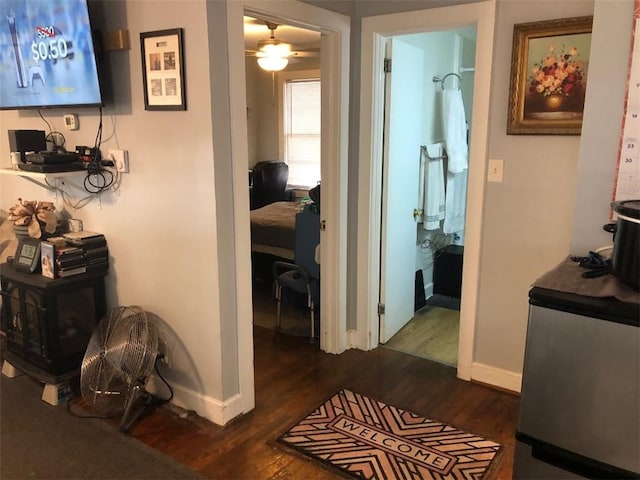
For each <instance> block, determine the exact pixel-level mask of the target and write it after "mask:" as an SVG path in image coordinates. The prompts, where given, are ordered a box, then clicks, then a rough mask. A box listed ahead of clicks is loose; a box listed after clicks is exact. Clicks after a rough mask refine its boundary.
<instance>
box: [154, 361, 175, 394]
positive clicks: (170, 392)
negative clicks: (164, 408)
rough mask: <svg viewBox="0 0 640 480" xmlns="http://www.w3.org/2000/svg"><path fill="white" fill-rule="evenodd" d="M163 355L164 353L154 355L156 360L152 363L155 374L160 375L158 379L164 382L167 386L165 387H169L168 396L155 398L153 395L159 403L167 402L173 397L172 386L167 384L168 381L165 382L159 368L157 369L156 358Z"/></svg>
mask: <svg viewBox="0 0 640 480" xmlns="http://www.w3.org/2000/svg"><path fill="white" fill-rule="evenodd" d="M163 357H164V355H158V356H156V361H155V363H154V364H153V366H154V367H155V370H156V374H157V375H158V377H160V380H162V381H163V382H164V384H165V385H166V386H167V388H168V389H169V398H157V397H154V398H156V399H157V400H158V401H159V402H160V403H167V402H170V401H171V400H172V399H173V388H171V385H170V384H169V382H167V380H166V379H165V378H164V377H163V376H162V374H161V373H160V370H158V360H159V359H160V358H163Z"/></svg>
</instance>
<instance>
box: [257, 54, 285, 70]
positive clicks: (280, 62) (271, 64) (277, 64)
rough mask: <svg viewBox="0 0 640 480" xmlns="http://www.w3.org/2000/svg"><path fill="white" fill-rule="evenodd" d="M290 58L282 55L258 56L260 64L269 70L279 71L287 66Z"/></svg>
mask: <svg viewBox="0 0 640 480" xmlns="http://www.w3.org/2000/svg"><path fill="white" fill-rule="evenodd" d="M288 63H289V60H288V59H286V58H282V57H274V56H265V57H258V65H260V68H262V69H263V70H266V71H267V72H279V71H280V70H282V69H284V67H286V66H287V64H288Z"/></svg>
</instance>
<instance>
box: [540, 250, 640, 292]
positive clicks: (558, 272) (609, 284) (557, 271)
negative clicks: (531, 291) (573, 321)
mask: <svg viewBox="0 0 640 480" xmlns="http://www.w3.org/2000/svg"><path fill="white" fill-rule="evenodd" d="M585 270H586V269H585V268H583V267H581V266H580V265H579V264H578V262H574V261H573V260H571V258H569V257H568V258H567V259H566V260H564V261H563V262H562V263H560V264H559V265H558V266H556V267H555V268H553V269H552V270H549V271H548V272H547V273H545V274H544V275H542V276H541V277H540V278H538V279H537V280H536V281H535V282H534V283H533V285H532V287H539V288H546V289H549V290H558V291H561V292H567V293H575V294H576V295H584V296H587V297H614V298H616V299H618V300H620V301H621V302H627V303H638V304H640V292H636V291H635V290H634V289H633V288H631V287H629V286H628V285H626V284H624V283H623V282H621V281H620V280H618V278H617V277H616V276H615V275H613V274H612V273H608V274H606V275H602V276H601V277H595V278H584V277H582V273H583V272H584V271H585Z"/></svg>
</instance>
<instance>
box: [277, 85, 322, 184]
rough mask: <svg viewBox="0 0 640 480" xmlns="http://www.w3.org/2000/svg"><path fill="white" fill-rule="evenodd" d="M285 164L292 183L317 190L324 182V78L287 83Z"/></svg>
mask: <svg viewBox="0 0 640 480" xmlns="http://www.w3.org/2000/svg"><path fill="white" fill-rule="evenodd" d="M283 96H284V106H283V118H282V121H283V133H284V161H285V162H286V163H287V164H288V165H289V184H290V185H299V186H308V187H313V186H315V185H316V184H317V183H318V182H319V181H320V79H318V78H302V79H290V80H287V81H285V82H284V95H283Z"/></svg>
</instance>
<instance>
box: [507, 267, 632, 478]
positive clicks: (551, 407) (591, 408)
mask: <svg viewBox="0 0 640 480" xmlns="http://www.w3.org/2000/svg"><path fill="white" fill-rule="evenodd" d="M579 281H581V280H579ZM584 281H588V280H586V279H585V280H584ZM529 304H530V308H529V321H528V329H527V341H526V350H525V361H524V369H523V381H522V392H521V399H520V413H519V420H518V428H517V432H516V453H515V462H514V478H518V479H553V478H616V479H623V478H636V479H637V478H640V388H639V385H640V328H638V325H639V323H640V305H638V304H634V303H628V302H620V301H617V300H616V299H614V298H611V297H604V298H597V297H590V296H583V295H576V294H572V293H567V292H562V291H556V290H550V289H545V288H537V287H534V288H532V289H531V291H530V292H529Z"/></svg>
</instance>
